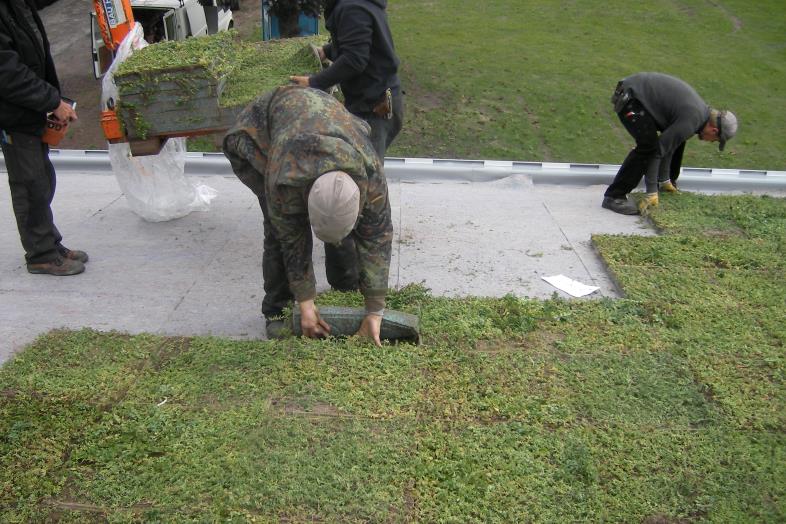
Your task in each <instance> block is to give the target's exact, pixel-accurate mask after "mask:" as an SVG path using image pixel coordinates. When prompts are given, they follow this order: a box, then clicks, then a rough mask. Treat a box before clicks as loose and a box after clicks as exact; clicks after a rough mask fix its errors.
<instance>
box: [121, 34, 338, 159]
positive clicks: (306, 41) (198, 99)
mask: <svg viewBox="0 0 786 524" xmlns="http://www.w3.org/2000/svg"><path fill="white" fill-rule="evenodd" d="M324 41H325V39H324V37H320V36H310V37H303V38H288V39H283V40H271V41H265V42H253V43H249V42H242V41H240V40H239V39H238V37H237V33H236V32H235V31H226V32H222V33H218V34H215V35H212V36H207V37H200V38H190V39H187V40H183V41H173V42H161V43H157V44H155V45H150V46H147V47H145V48H143V49H141V50H139V51H136V52H134V53H133V54H132V55H131V56H129V57H128V59H127V60H126V61H124V62H123V63H122V64H120V66H119V68H118V70H117V71H116V73H115V76H114V79H115V83H116V85H117V88H118V100H116V101H115V110H116V112H117V120H118V122H119V124H120V127H121V130H122V133H123V136H124V137H125V139H126V140H128V141H129V142H130V144H131V150H132V153H133V154H134V155H144V154H155V153H157V152H158V151H159V150H160V147H161V145H162V144H163V142H164V141H165V140H166V139H167V138H169V137H174V136H197V135H203V134H209V133H216V132H221V131H224V130H226V129H228V128H229V127H231V126H232V124H233V123H234V121H235V118H236V117H237V115H238V113H239V112H240V111H241V110H242V109H243V108H244V107H245V106H246V105H247V104H248V103H250V102H251V101H252V100H254V99H255V98H256V97H258V96H260V95H262V94H264V93H265V92H267V91H269V90H271V89H274V88H275V87H278V86H281V85H286V84H288V83H289V77H290V76H291V75H308V74H311V73H314V72H316V71H319V69H321V67H322V65H321V63H320V61H319V56H318V54H317V53H316V52H315V46H317V45H321V44H322V43H323V42H324Z"/></svg>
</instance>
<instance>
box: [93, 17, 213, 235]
mask: <svg viewBox="0 0 786 524" xmlns="http://www.w3.org/2000/svg"><path fill="white" fill-rule="evenodd" d="M145 46H147V42H146V41H145V39H144V37H143V34H142V26H141V25H139V23H136V24H134V28H133V29H132V30H131V32H129V33H128V34H127V35H126V37H125V38H124V39H123V42H122V43H121V44H120V46H119V47H118V50H117V54H116V56H115V59H114V61H113V62H112V65H111V66H110V67H109V71H107V73H106V75H104V79H103V81H102V85H101V87H102V93H101V108H102V109H103V110H105V109H108V108H109V107H114V101H116V100H117V86H116V85H115V81H114V73H115V71H116V70H117V67H118V66H119V65H120V63H122V62H123V61H124V60H125V59H126V58H128V57H129V56H131V54H132V53H133V52H134V51H135V50H138V49H142V48H143V47H145ZM109 161H110V163H111V164H112V172H113V173H114V174H115V178H116V179H117V183H118V185H119V186H120V189H121V191H123V194H124V195H125V197H126V201H127V202H128V207H130V208H131V210H132V211H133V212H134V213H136V214H137V215H139V216H140V217H142V218H143V219H145V220H148V221H150V222H162V221H165V220H172V219H175V218H180V217H183V216H186V215H187V214H189V213H191V212H192V211H207V210H208V208H209V207H210V201H211V200H213V199H214V198H215V197H216V195H217V193H216V191H215V190H214V189H213V188H211V187H209V186H206V185H204V184H195V183H193V182H191V181H189V180H187V179H186V176H185V164H186V139H185V138H170V139H169V140H167V141H166V143H165V144H164V147H163V148H162V149H161V152H160V153H159V154H157V155H149V156H139V157H135V156H131V148H130V146H129V145H128V143H126V142H121V143H118V144H109Z"/></svg>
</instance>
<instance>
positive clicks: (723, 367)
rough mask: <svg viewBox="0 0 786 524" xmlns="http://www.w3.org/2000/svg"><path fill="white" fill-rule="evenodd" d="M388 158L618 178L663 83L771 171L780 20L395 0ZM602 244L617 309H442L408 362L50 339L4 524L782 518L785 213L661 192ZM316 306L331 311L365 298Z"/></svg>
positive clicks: (503, 305)
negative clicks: (723, 114) (535, 167)
mask: <svg viewBox="0 0 786 524" xmlns="http://www.w3.org/2000/svg"><path fill="white" fill-rule="evenodd" d="M389 11H390V18H391V24H392V26H393V31H394V35H395V37H396V44H397V48H398V51H399V54H400V55H401V58H402V62H403V69H402V79H403V82H404V84H405V89H406V91H407V105H408V109H407V111H408V113H407V123H406V125H405V129H404V131H403V132H402V134H401V135H400V137H399V139H398V140H397V142H396V143H395V144H394V146H393V148H392V149H391V150H390V152H389V154H390V155H391V156H395V155H401V156H428V157H460V158H508V159H520V160H554V161H577V162H579V161H580V162H607V163H619V162H621V160H622V158H623V157H624V154H625V152H626V150H627V149H628V148H629V147H630V145H631V140H630V139H629V137H627V134H626V133H625V132H624V130H623V129H622V126H621V125H620V124H619V123H618V122H616V120H615V119H614V115H613V114H612V112H611V110H610V107H609V103H608V98H609V96H610V94H611V90H612V88H613V86H614V84H615V83H616V81H617V80H618V79H619V78H620V77H621V76H624V75H626V74H629V73H632V72H636V71H641V70H658V71H663V72H668V73H673V74H676V75H678V76H681V77H682V78H684V79H685V80H687V81H689V82H690V83H692V84H693V85H694V86H695V87H696V88H697V89H698V90H699V92H700V93H702V94H703V95H704V96H705V97H706V99H707V101H708V102H710V103H714V104H718V105H721V106H726V105H728V106H729V107H730V108H732V109H733V110H735V111H736V112H737V114H738V116H739V117H740V121H741V128H740V134H739V136H738V137H737V138H735V140H734V141H732V142H730V143H729V146H728V147H727V152H726V153H725V154H719V153H718V152H717V148H716V147H714V146H712V145H708V144H700V143H698V142H697V141H694V142H696V143H691V144H690V146H689V147H688V151H687V153H686V160H685V163H686V165H693V166H712V167H744V168H761V169H785V168H786V166H784V155H783V153H782V140H783V136H784V132H783V130H784V125H783V122H784V121H786V114H784V113H786V87H784V86H786V82H784V81H785V80H786V74H784V73H785V70H786V4H783V3H782V2H775V1H761V2H743V1H741V0H732V1H725V2H723V3H722V4H718V3H717V2H698V1H693V0H686V1H682V2H659V3H656V2H646V3H632V2H621V1H616V0H615V1H611V2H603V3H601V2H576V1H571V2H545V1H542V2H530V1H523V0H522V1H513V0H510V1H499V0H498V1H488V2H459V1H457V0H434V1H422V0H418V1H415V0H394V1H392V2H391V5H390V7H389ZM651 219H652V220H653V221H654V222H655V224H656V225H657V226H658V227H659V228H661V229H662V230H663V232H664V234H663V235H661V236H659V237H656V238H651V237H648V238H641V237H619V236H599V237H595V238H594V239H593V240H594V243H595V245H596V247H597V249H598V251H599V253H600V254H601V255H602V256H603V257H604V259H605V260H606V262H607V263H608V266H609V268H610V270H611V271H612V272H613V274H614V276H615V278H616V279H617V280H618V282H619V284H620V286H621V287H622V288H623V289H624V291H625V294H626V298H625V299H620V300H605V299H604V300H591V301H565V300H559V299H552V300H546V301H535V300H522V299H518V298H516V297H504V298H500V299H483V298H472V299H463V300H458V299H447V298H439V297H432V296H430V295H429V294H428V293H427V291H426V290H423V289H421V288H418V287H408V288H404V289H402V290H398V291H394V292H392V293H391V296H390V303H389V305H390V307H391V308H396V309H402V310H405V311H409V312H413V313H417V314H419V315H420V316H421V328H422V333H423V343H422V345H420V346H412V345H399V346H386V347H384V348H383V349H378V348H374V347H372V346H370V345H368V344H365V343H361V342H359V341H355V340H351V339H350V340H328V341H308V340H300V339H291V340H286V341H280V342H237V341H228V340H220V339H215V338H164V337H155V336H150V335H140V336H128V335H124V334H117V333H96V332H93V331H90V330H83V331H78V332H62V331H56V332H52V333H50V334H48V335H45V336H42V337H41V338H39V339H38V340H37V341H36V342H35V343H34V344H32V346H31V347H29V348H28V349H27V350H26V351H24V352H22V353H20V354H19V355H17V356H16V358H14V359H13V360H12V361H10V362H9V363H7V364H6V365H5V366H4V367H3V368H2V369H0V522H44V521H62V522H83V521H90V522H92V521H111V522H127V521H150V522H182V521H200V522H202V521H219V520H220V521H259V522H270V521H274V522H281V521H283V522H301V521H326V522H364V521H372V522H379V521H385V522H407V521H421V522H457V523H464V522H515V521H537V522H543V521H545V522H575V521H592V522H597V521H609V522H648V523H651V524H654V523H682V522H693V521H713V522H783V521H785V520H786V386H785V384H784V382H785V380H786V362H784V359H786V357H785V356H784V342H785V341H786V298H784V297H786V256H785V253H786V201H784V200H783V199H775V198H767V197H764V198H761V197H752V196H735V197H731V196H714V197H708V196H700V195H692V194H687V193H681V194H678V195H664V197H663V198H662V204H661V207H660V208H658V209H657V210H655V212H654V213H653V214H652V216H651ZM359 300H360V298H359V297H358V296H357V295H352V294H350V295H342V294H327V295H324V296H322V297H320V303H322V304H349V305H352V304H359Z"/></svg>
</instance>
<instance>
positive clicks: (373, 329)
mask: <svg viewBox="0 0 786 524" xmlns="http://www.w3.org/2000/svg"><path fill="white" fill-rule="evenodd" d="M381 329H382V315H373V314H372V315H366V316H365V317H363V322H362V323H361V324H360V329H358V332H357V333H355V336H358V337H366V338H370V339H371V340H372V341H373V342H374V344H375V345H377V346H379V347H382V342H380V340H379V332H380V331H381Z"/></svg>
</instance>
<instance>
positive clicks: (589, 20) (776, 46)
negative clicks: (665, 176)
mask: <svg viewBox="0 0 786 524" xmlns="http://www.w3.org/2000/svg"><path fill="white" fill-rule="evenodd" d="M388 4H389V5H388V12H389V17H390V23H391V28H392V31H393V36H394V38H395V42H396V50H397V51H398V54H399V55H400V57H401V60H402V74H401V76H402V82H403V84H404V88H405V90H406V92H407V97H406V104H407V117H406V122H405V125H404V129H403V131H402V133H401V135H400V136H399V137H398V139H397V140H396V142H394V144H393V146H392V147H391V149H390V150H389V151H388V155H389V156H415V157H435V158H486V159H510V160H533V161H540V160H543V161H560V162H591V163H611V164H619V163H620V162H622V160H623V158H624V157H625V154H626V153H627V151H628V149H629V148H630V146H631V145H632V144H633V142H632V140H631V139H630V137H629V136H628V134H627V133H626V132H625V130H624V129H623V127H622V125H621V124H620V123H619V121H618V120H617V119H616V116H615V115H614V114H613V112H612V110H611V107H610V104H609V97H610V96H611V93H612V91H613V89H614V86H615V84H616V83H617V81H618V80H619V79H620V78H622V77H624V76H626V75H629V74H631V73H635V72H638V71H661V72H664V73H670V74H673V75H676V76H679V77H681V78H683V79H684V80H686V81H687V82H689V83H690V84H691V85H693V86H694V87H695V88H696V90H697V91H698V92H699V93H700V94H701V95H702V96H703V97H704V99H705V100H706V101H707V102H708V103H710V104H714V105H718V106H721V107H728V108H730V109H732V110H733V111H735V112H736V114H737V116H738V117H739V119H740V131H739V136H738V137H737V138H735V139H734V140H732V141H731V142H729V145H728V147H727V149H726V152H725V153H722V154H721V153H718V151H717V147H716V146H714V145H709V144H702V143H698V140H696V139H692V140H691V143H690V144H689V147H688V148H687V150H686V158H685V165H687V166H697V167H733V168H755V169H777V170H783V169H786V156H785V155H784V154H783V136H784V135H785V134H786V127H785V126H784V122H786V88H784V86H786V2H783V1H782V0H761V1H756V2H750V1H748V0H724V1H723V2H707V1H705V0H680V1H674V2H654V1H650V2H630V1H628V0H610V1H606V2H599V1H563V2H551V1H532V0H492V1H484V2H466V1H463V0H432V1H428V2H424V1H423V0H396V1H395V2H389V3H388Z"/></svg>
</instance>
